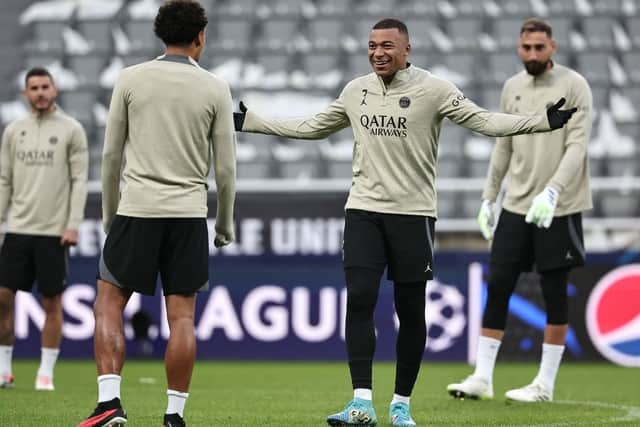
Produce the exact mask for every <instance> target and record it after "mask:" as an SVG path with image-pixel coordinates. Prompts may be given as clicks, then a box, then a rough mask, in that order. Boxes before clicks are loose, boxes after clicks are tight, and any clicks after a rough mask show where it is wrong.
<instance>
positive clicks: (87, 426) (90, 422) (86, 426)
mask: <svg viewBox="0 0 640 427" xmlns="http://www.w3.org/2000/svg"><path fill="white" fill-rule="evenodd" d="M117 411H118V410H117V409H111V410H109V411H106V412H103V413H102V414H100V415H96V416H95V417H91V418H87V419H86V420H84V421H83V422H82V423H80V424H78V427H91V426H94V425H96V424H97V423H98V422H100V421H102V420H104V419H106V418H109V417H110V416H111V415H113V414H114V413H115V412H117Z"/></svg>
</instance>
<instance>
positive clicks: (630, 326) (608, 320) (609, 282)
mask: <svg viewBox="0 0 640 427" xmlns="http://www.w3.org/2000/svg"><path fill="white" fill-rule="evenodd" d="M586 316H587V319H586V321H587V332H588V333H589V337H590V338H591V341H592V342H593V345H594V346H595V348H596V349H597V350H598V351H599V352H600V353H601V354H602V355H603V356H604V357H605V358H606V359H609V360H610V361H612V362H614V363H617V364H619V365H623V366H640V264H632V265H627V266H624V267H619V268H616V269H615V270H612V271H610V272H609V273H607V274H606V275H605V276H604V277H602V278H601V279H600V281H599V282H598V283H597V284H596V286H595V287H594V288H593V291H592V292H591V295H590V296H589V301H588V302H587V312H586Z"/></svg>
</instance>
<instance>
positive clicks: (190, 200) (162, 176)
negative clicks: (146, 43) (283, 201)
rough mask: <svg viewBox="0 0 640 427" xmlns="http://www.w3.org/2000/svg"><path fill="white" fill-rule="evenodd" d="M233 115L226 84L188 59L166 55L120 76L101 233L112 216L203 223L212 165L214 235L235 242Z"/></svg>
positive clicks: (106, 159)
mask: <svg viewBox="0 0 640 427" xmlns="http://www.w3.org/2000/svg"><path fill="white" fill-rule="evenodd" d="M232 108H233V107H232V104H231V94H230V90H229V85H228V84H227V83H226V82H225V81H223V80H222V79H220V78H219V77H217V76H215V75H213V74H211V73H209V72H208V71H206V70H203V69H202V68H200V66H199V65H198V64H197V63H196V62H195V61H194V60H193V59H191V58H188V57H182V56H174V55H165V56H161V57H159V58H156V59H155V60H152V61H149V62H145V63H142V64H138V65H135V66H133V67H129V68H126V69H124V70H123V71H122V73H121V75H120V77H119V78H118V81H117V83H116V85H115V88H114V91H113V94H112V98H111V105H110V108H109V116H108V119H107V129H106V132H105V143H104V151H103V163H102V185H103V205H102V210H103V223H104V227H105V231H108V229H109V226H110V224H111V222H112V220H113V218H114V216H115V215H116V213H117V214H119V215H125V216H132V217H140V218H204V217H206V216H207V177H208V174H209V170H210V168H211V163H212V159H213V163H214V171H215V178H216V186H217V189H218V194H217V197H218V207H217V209H218V218H217V224H216V231H217V232H218V233H220V234H222V235H223V236H224V237H225V239H226V240H228V241H232V240H233V238H234V232H233V205H234V202H235V188H236V139H235V132H234V130H233V115H232V111H233V110H232ZM123 162H124V168H123V170H122V177H123V180H124V186H123V188H122V193H121V194H120V190H119V189H120V169H121V167H122V164H123Z"/></svg>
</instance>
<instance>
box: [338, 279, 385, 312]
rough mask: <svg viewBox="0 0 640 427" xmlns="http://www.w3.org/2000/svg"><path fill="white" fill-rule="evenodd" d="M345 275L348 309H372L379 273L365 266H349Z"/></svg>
mask: <svg viewBox="0 0 640 427" xmlns="http://www.w3.org/2000/svg"><path fill="white" fill-rule="evenodd" d="M345 275H346V280H347V307H348V309H349V311H358V312H359V311H373V307H374V306H375V304H376V300H377V298H378V288H379V286H380V283H379V282H380V275H379V274H378V273H377V272H375V271H372V270H370V269H366V268H349V269H347V270H346V271H345Z"/></svg>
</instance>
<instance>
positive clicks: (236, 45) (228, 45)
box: [207, 17, 253, 55]
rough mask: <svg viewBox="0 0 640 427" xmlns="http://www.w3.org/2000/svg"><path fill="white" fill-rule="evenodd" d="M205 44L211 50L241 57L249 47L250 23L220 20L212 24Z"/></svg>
mask: <svg viewBox="0 0 640 427" xmlns="http://www.w3.org/2000/svg"><path fill="white" fill-rule="evenodd" d="M211 27H213V28H211V29H210V30H208V31H210V32H211V34H209V35H208V40H207V44H209V45H210V46H211V48H212V49H215V50H221V51H230V52H234V53H236V54H238V55H242V54H243V53H244V52H246V51H247V50H248V49H249V47H250V46H251V41H252V36H253V25H252V21H249V20H246V19H237V18H235V17H234V18H233V19H230V18H221V19H219V20H218V21H216V22H214V23H212V25H211Z"/></svg>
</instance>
